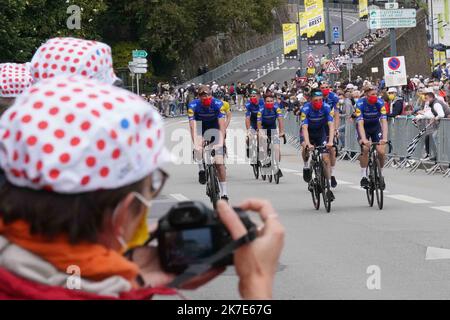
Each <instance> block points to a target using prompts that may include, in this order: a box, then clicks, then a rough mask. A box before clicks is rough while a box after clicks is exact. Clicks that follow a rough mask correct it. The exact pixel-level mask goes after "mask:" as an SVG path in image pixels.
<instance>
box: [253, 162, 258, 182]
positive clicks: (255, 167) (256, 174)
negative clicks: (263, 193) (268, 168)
mask: <svg viewBox="0 0 450 320" xmlns="http://www.w3.org/2000/svg"><path fill="white" fill-rule="evenodd" d="M252 167H253V174H254V175H255V179H256V180H258V178H259V166H258V164H252Z"/></svg>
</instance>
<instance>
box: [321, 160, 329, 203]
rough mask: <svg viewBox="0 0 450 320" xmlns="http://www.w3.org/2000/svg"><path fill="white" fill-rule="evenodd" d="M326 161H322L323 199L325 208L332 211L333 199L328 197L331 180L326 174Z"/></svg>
mask: <svg viewBox="0 0 450 320" xmlns="http://www.w3.org/2000/svg"><path fill="white" fill-rule="evenodd" d="M324 165H325V164H324V163H322V168H321V170H322V174H321V178H322V199H323V205H324V207H325V210H326V211H327V212H330V211H331V201H330V199H328V193H329V192H330V182H329V181H328V179H327V178H326V176H325V170H324Z"/></svg>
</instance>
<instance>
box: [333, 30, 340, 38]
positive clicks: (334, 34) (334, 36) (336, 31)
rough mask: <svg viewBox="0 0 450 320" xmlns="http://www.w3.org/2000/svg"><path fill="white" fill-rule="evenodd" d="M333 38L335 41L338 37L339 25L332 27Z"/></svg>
mask: <svg viewBox="0 0 450 320" xmlns="http://www.w3.org/2000/svg"><path fill="white" fill-rule="evenodd" d="M333 38H334V40H335V41H336V40H338V39H339V27H333Z"/></svg>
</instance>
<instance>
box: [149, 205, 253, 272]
mask: <svg viewBox="0 0 450 320" xmlns="http://www.w3.org/2000/svg"><path fill="white" fill-rule="evenodd" d="M234 210H235V211H236V213H237V214H238V215H239V217H240V219H241V221H242V222H243V224H244V225H245V227H246V228H247V230H248V235H249V237H250V239H251V240H253V239H255V238H256V226H255V224H254V223H253V222H252V221H251V220H250V218H249V217H248V215H247V214H246V213H245V212H243V211H242V210H240V209H239V208H234ZM157 238H158V251H159V257H160V261H161V266H162V268H163V269H164V270H165V271H167V272H171V273H176V274H179V273H182V272H183V271H184V270H186V269H187V268H188V267H189V266H191V265H194V264H198V263H201V261H202V260H204V259H206V258H209V257H211V256H212V255H214V254H215V253H217V252H218V251H220V249H222V248H223V247H224V246H225V245H227V244H228V243H230V242H232V241H233V240H232V238H231V236H230V234H229V232H228V230H227V229H226V227H225V226H224V225H223V224H222V222H221V221H220V220H219V218H218V216H217V213H216V212H215V211H213V210H211V209H209V208H208V207H206V206H205V205H204V204H203V203H201V202H197V201H186V202H180V203H177V204H176V205H174V206H173V207H172V208H171V209H170V210H169V212H168V213H167V214H166V215H165V216H164V217H162V218H160V220H159V222H158V235H157ZM232 264H233V254H232V253H230V254H229V255H227V256H226V257H225V258H223V259H221V260H219V261H217V262H216V263H214V264H213V267H223V266H227V265H232Z"/></svg>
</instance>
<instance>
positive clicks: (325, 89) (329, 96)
mask: <svg viewBox="0 0 450 320" xmlns="http://www.w3.org/2000/svg"><path fill="white" fill-rule="evenodd" d="M320 90H321V91H322V94H323V100H324V101H325V103H327V104H328V105H329V106H330V107H331V109H332V110H333V111H334V128H335V132H334V134H335V136H336V137H337V138H339V131H338V130H339V127H340V124H341V119H340V110H339V107H338V103H339V97H338V95H337V94H335V93H334V92H332V91H331V89H330V84H329V83H328V82H326V81H323V82H322V83H321V84H320ZM327 132H328V130H327ZM330 165H331V187H332V188H336V187H337V181H336V177H335V176H334V169H335V166H336V149H332V150H331V152H330Z"/></svg>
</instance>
